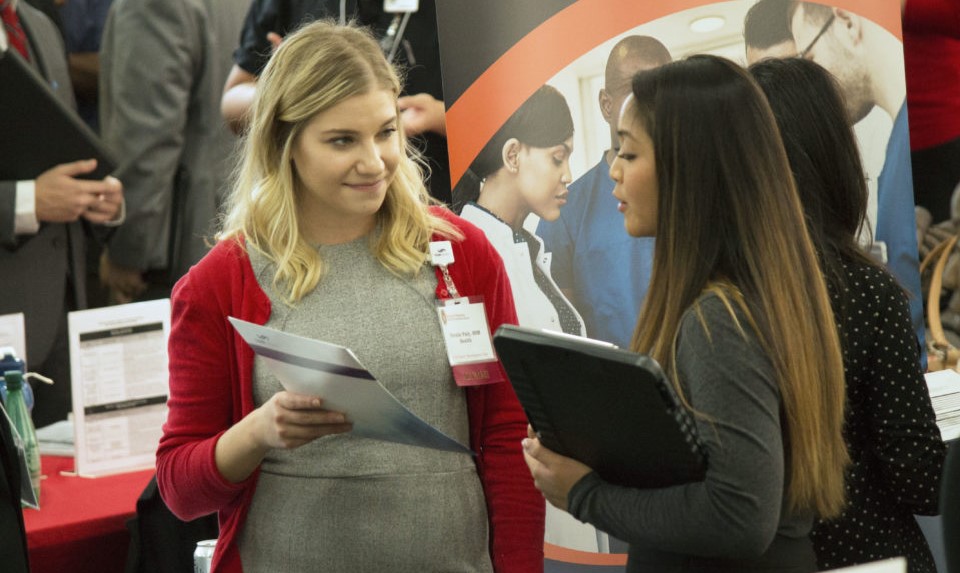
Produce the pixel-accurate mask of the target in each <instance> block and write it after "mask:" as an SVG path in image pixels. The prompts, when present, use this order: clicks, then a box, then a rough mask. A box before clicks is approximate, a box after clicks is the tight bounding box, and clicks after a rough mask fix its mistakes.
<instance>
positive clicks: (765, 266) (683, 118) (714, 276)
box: [628, 55, 849, 518]
mask: <svg viewBox="0 0 960 573" xmlns="http://www.w3.org/2000/svg"><path fill="white" fill-rule="evenodd" d="M633 96H634V101H633V103H632V105H631V106H630V107H629V108H628V109H629V110H630V111H629V112H628V113H632V114H634V119H636V120H637V121H639V122H640V125H642V126H643V127H644V128H645V129H646V131H647V133H649V134H650V137H651V139H652V140H653V144H654V154H655V161H656V170H657V175H658V186H659V187H658V191H659V196H658V213H657V241H656V247H655V249H654V262H653V274H652V276H651V281H650V287H649V290H648V291H647V297H646V300H645V302H644V306H643V309H642V311H641V314H640V319H639V321H638V323H637V328H636V331H635V333H634V339H633V347H634V349H635V350H637V351H638V352H644V353H647V354H650V355H651V356H653V357H654V358H655V359H657V360H658V361H659V362H660V363H661V364H663V365H664V366H665V367H666V369H667V370H668V372H671V376H672V377H673V379H674V382H675V384H676V385H677V388H678V390H679V389H680V388H681V387H680V381H679V380H678V379H677V374H676V372H677V369H676V341H677V333H678V331H679V328H680V324H681V320H682V317H683V315H684V313H685V312H686V311H687V310H688V309H691V308H693V307H695V305H696V303H697V299H698V298H699V297H700V296H701V295H703V294H704V293H705V292H708V291H713V292H717V293H718V294H720V295H721V296H722V297H723V298H724V300H725V301H726V302H727V306H728V308H730V310H731V312H733V307H734V306H736V307H739V308H740V309H741V311H742V312H743V313H744V314H745V315H746V316H747V318H748V320H747V323H746V324H743V325H742V327H743V328H748V327H749V328H752V329H754V330H755V331H756V335H757V339H758V340H759V342H760V344H761V345H762V347H763V348H764V349H765V351H766V352H767V354H768V356H769V358H770V360H771V363H772V364H773V366H774V369H775V372H776V375H777V383H778V385H779V389H780V394H781V407H782V411H783V415H784V416H783V417H784V420H785V428H784V436H785V439H786V441H787V442H788V443H789V449H788V451H789V453H788V456H789V457H788V464H789V472H788V479H787V486H786V487H787V500H788V505H789V507H790V509H791V510H795V511H801V512H802V511H815V512H817V513H818V514H819V515H821V516H823V517H825V518H829V517H832V516H835V515H837V514H839V513H840V511H841V510H842V509H843V506H844V473H845V470H846V467H847V465H848V464H849V456H848V454H847V448H846V445H845V444H844V441H843V436H842V429H843V410H844V400H845V393H844V378H843V363H842V358H841V352H840V345H839V342H838V339H837V331H836V327H835V325H834V319H833V314H832V312H831V310H830V300H829V297H828V295H827V290H826V286H825V284H824V281H823V277H822V275H821V272H820V268H819V266H818V263H817V257H816V254H815V252H814V249H813V246H812V244H811V241H810V238H809V236H808V234H807V231H806V228H805V225H804V220H803V210H802V208H801V206H800V201H799V199H798V196H797V192H796V189H795V188H794V185H793V182H792V179H791V177H790V167H789V164H788V163H787V157H786V154H785V152H784V149H783V144H782V143H781V141H780V136H779V133H778V131H777V127H776V123H775V122H774V119H773V115H772V113H771V111H770V108H769V106H768V105H767V102H766V100H765V98H764V96H763V93H762V92H761V91H760V89H759V88H758V87H757V85H756V84H755V83H754V82H753V80H752V79H751V78H750V76H749V75H748V74H747V73H746V72H745V71H744V70H743V69H741V68H740V67H739V66H738V65H736V64H734V63H733V62H730V61H728V60H725V59H723V58H718V57H714V56H702V55H701V56H692V57H690V58H687V59H685V60H681V61H678V62H674V63H671V64H667V65H665V66H662V67H660V68H657V69H654V70H650V71H645V72H641V73H640V74H638V75H637V76H636V77H635V78H634V81H633ZM734 318H735V317H734Z"/></svg>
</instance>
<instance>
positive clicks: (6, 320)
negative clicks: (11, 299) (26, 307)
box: [0, 312, 30, 368]
mask: <svg viewBox="0 0 960 573" xmlns="http://www.w3.org/2000/svg"><path fill="white" fill-rule="evenodd" d="M0 347H10V348H13V350H14V352H15V353H16V355H17V358H19V359H20V360H23V361H24V362H26V361H27V330H26V328H25V327H24V320H23V313H22V312H17V313H14V314H3V315H0ZM0 358H2V356H0ZM27 367H28V368H29V367H30V364H29V363H27Z"/></svg>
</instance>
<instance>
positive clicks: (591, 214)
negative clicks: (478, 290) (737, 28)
mask: <svg viewBox="0 0 960 573" xmlns="http://www.w3.org/2000/svg"><path fill="white" fill-rule="evenodd" d="M670 59H671V58H670V52H669V51H668V50H667V48H666V47H665V46H664V45H663V44H662V43H660V41H659V40H656V39H655V38H651V37H649V36H628V37H626V38H624V39H622V40H620V41H619V42H618V43H617V44H616V45H615V46H614V47H613V50H611V52H610V56H609V58H608V59H607V66H606V71H605V74H604V86H605V87H604V88H603V89H601V90H600V93H599V103H600V112H601V114H602V115H603V119H604V120H605V121H606V122H607V124H608V125H609V126H610V149H608V150H606V152H604V155H603V157H602V158H601V159H600V162H599V163H598V164H597V165H596V166H595V167H593V168H592V169H591V170H590V171H588V172H586V173H585V174H584V175H583V176H582V177H580V178H579V179H578V180H576V181H574V182H573V183H572V184H571V185H570V195H569V196H568V199H567V206H566V207H565V208H564V209H563V210H561V211H560V218H559V219H557V220H556V221H553V222H547V221H541V222H540V226H539V228H538V229H537V234H538V235H539V236H540V237H541V238H542V239H543V242H544V245H545V247H546V250H547V251H548V252H552V253H553V260H552V262H551V274H552V275H553V279H554V280H555V281H556V283H557V285H558V286H559V287H560V289H561V290H562V291H564V294H565V295H566V296H567V298H569V299H570V301H571V302H572V303H573V305H574V306H575V307H576V308H577V310H578V311H579V312H580V314H581V316H582V317H583V320H584V323H585V325H586V329H587V336H589V337H591V338H597V339H600V340H605V341H607V342H612V343H613V344H616V345H618V346H620V347H623V348H627V347H629V346H630V339H631V338H632V336H633V329H634V326H635V325H636V322H637V316H638V315H639V314H640V306H641V305H642V304H643V298H644V296H645V295H646V293H647V283H649V282H650V270H651V268H652V265H653V241H654V239H653V238H652V237H646V238H640V239H635V238H633V237H630V236H629V235H627V233H626V231H624V229H623V216H622V215H621V214H620V212H619V211H617V200H616V199H615V198H614V197H613V194H612V193H613V180H611V179H610V163H612V162H613V158H614V157H615V156H616V153H617V147H618V145H619V144H618V143H617V119H618V116H619V114H620V108H621V107H622V105H623V100H624V99H625V98H626V97H627V94H629V93H630V81H631V79H632V78H633V75H634V74H636V73H637V72H639V71H641V70H647V69H651V68H655V67H657V66H661V65H663V64H665V63H667V62H669V61H670Z"/></svg>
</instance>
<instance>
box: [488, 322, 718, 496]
mask: <svg viewBox="0 0 960 573" xmlns="http://www.w3.org/2000/svg"><path fill="white" fill-rule="evenodd" d="M493 343H494V346H495V347H496V350H497V354H498V355H499V357H500V360H501V362H503V366H504V368H505V369H506V371H507V377H508V378H509V379H510V382H511V384H513V388H514V390H515V391H516V393H517V397H518V398H519V399H520V403H521V404H522V405H523V408H524V410H525V411H526V413H527V419H528V420H529V421H530V425H531V426H532V427H533V429H534V431H535V432H537V434H538V435H539V437H540V441H541V443H543V445H544V446H546V447H547V448H549V449H551V450H553V451H555V452H557V453H559V454H563V455H565V456H567V457H571V458H574V459H576V460H579V461H581V462H583V463H584V464H586V465H588V466H590V467H591V468H593V470H594V471H596V472H597V473H598V474H599V475H600V477H602V478H603V479H605V480H607V481H609V482H611V483H615V484H618V485H624V486H630V487H643V488H652V487H665V486H669V485H677V484H682V483H687V482H691V481H699V480H702V479H703V476H704V472H705V468H706V459H705V456H704V454H703V450H702V448H701V446H700V442H699V440H698V438H697V433H696V427H695V426H694V424H693V419H692V418H691V416H690V414H689V413H688V412H687V410H686V409H685V408H683V406H682V405H681V404H680V402H679V399H678V398H677V395H676V392H675V391H674V389H673V386H672V385H671V383H670V381H669V380H667V378H666V376H665V375H664V373H663V371H662V370H661V369H660V366H659V365H658V364H657V362H656V361H655V360H653V359H651V358H649V357H647V356H643V355H641V354H637V353H635V352H630V351H627V350H622V349H619V348H615V347H612V346H607V345H603V344H598V343H596V342H594V341H589V340H587V339H583V338H580V337H572V336H567V335H563V334H555V333H550V332H544V331H540V330H534V329H530V328H524V327H519V326H512V325H503V326H501V327H500V328H499V329H497V332H496V334H495V335H494V337H493Z"/></svg>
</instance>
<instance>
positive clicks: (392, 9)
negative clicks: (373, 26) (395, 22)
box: [383, 0, 420, 14]
mask: <svg viewBox="0 0 960 573" xmlns="http://www.w3.org/2000/svg"><path fill="white" fill-rule="evenodd" d="M419 9H420V0H383V11H384V12H387V13H388V14H396V13H398V12H416V11H417V10H419Z"/></svg>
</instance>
